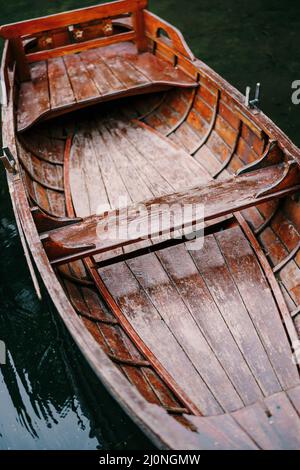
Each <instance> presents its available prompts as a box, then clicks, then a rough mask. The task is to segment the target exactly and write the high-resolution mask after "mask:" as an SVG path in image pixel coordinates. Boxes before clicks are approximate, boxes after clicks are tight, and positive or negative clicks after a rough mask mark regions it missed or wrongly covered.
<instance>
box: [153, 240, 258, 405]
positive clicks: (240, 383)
mask: <svg viewBox="0 0 300 470" xmlns="http://www.w3.org/2000/svg"><path fill="white" fill-rule="evenodd" d="M206 240H207V237H205V242H204V243H205V245H206V246H207V242H206ZM206 250H207V248H206ZM202 251H203V250H202V249H201V250H196V252H195V253H198V252H202ZM190 253H193V252H190ZM206 253H207V251H206ZM158 256H159V259H160V261H161V262H162V264H163V266H164V267H165V269H166V272H168V275H169V276H170V277H171V278H172V280H173V282H174V284H175V285H176V288H177V290H178V292H179V293H180V294H181V297H182V299H183V300H184V302H185V304H186V305H187V306H188V308H189V310H190V312H191V314H192V316H193V318H194V319H195V321H196V323H197V325H198V327H199V328H200V329H201V331H202V332H203V335H204V337H205V338H207V340H208V343H209V344H210V346H211V348H212V349H213V351H214V353H215V354H216V357H217V358H218V359H219V361H220V363H221V364H222V367H223V368H224V370H225V371H226V375H227V377H228V378H229V380H230V381H231V382H232V384H233V385H234V387H235V389H236V391H237V393H238V394H239V396H240V397H241V399H242V400H243V403H245V404H249V403H253V402H255V401H257V400H258V399H260V398H262V396H263V395H262V392H261V389H260V388H259V386H258V384H257V378H256V377H255V374H254V372H255V371H253V370H252V371H251V368H250V367H251V365H254V367H255V368H258V367H257V365H256V364H257V362H259V361H258V360H257V358H258V357H259V356H257V355H256V356H255V354H254V353H253V356H252V362H251V364H248V363H247V359H248V358H247V355H249V353H250V351H249V350H248V351H247V349H246V347H243V346H244V345H243V343H246V342H249V343H251V344H250V346H253V340H251V335H253V333H255V331H254V332H253V331H251V330H250V331H249V330H247V333H245V331H246V325H247V323H246V324H244V322H243V320H244V318H236V317H237V316H238V315H235V312H233V314H232V317H235V318H232V321H231V323H230V322H228V321H227V323H226V321H225V320H226V317H225V319H224V318H223V317H222V314H221V312H222V309H220V306H219V308H218V306H217V304H216V303H215V301H214V298H213V296H212V294H211V293H210V291H209V289H208V286H207V284H206V283H207V279H206V277H207V275H208V273H209V270H210V266H209V265H207V263H205V259H204V257H202V263H199V266H200V264H201V272H204V273H205V274H203V278H202V276H200V274H199V271H198V270H197V267H196V265H195V264H194V262H193V261H192V258H191V256H190V255H189V253H188V251H187V249H186V247H184V246H180V247H177V248H176V250H175V249H173V248H169V249H165V250H163V251H160V252H159V255H158ZM210 256H211V259H213V258H215V256H217V255H216V253H215V251H214V250H210ZM207 271H208V273H207ZM222 287H223V286H222ZM228 288H229V287H228ZM228 288H227V287H226V288H225V290H224V291H223V298H225V296H226V291H227V290H228ZM232 297H233V296H232ZM229 308H230V309H231V310H232V311H233V302H232V301H231V302H230V307H229ZM219 309H220V310H221V312H220V310H219ZM236 313H237V312H236ZM238 313H239V312H238ZM238 321H239V323H238ZM237 330H239V336H238V340H237V341H236V340H235V333H236V331H237ZM240 346H242V347H241V349H240ZM245 352H246V353H248V354H246V355H245V354H244V353H245ZM255 352H257V351H255ZM209 365H210V368H211V372H210V373H211V375H214V374H215V369H214V368H213V367H212V363H211V362H209ZM200 370H201V369H200ZM220 388H221V389H222V393H226V392H225V389H224V388H223V385H221V384H220Z"/></svg>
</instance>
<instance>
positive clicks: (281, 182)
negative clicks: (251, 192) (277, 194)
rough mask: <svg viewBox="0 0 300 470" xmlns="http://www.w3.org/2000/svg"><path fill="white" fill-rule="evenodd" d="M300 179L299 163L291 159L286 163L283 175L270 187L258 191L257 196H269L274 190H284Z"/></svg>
mask: <svg viewBox="0 0 300 470" xmlns="http://www.w3.org/2000/svg"><path fill="white" fill-rule="evenodd" d="M299 180H300V172H299V166H298V163H297V162H296V161H295V160H292V161H289V162H287V163H285V164H284V171H283V174H282V176H280V178H279V179H278V180H277V181H275V182H274V183H273V184H271V185H270V186H269V187H268V188H266V189H262V190H260V191H258V193H257V194H256V196H255V197H256V198H260V197H263V196H267V195H268V194H271V193H272V192H273V191H282V190H284V189H286V188H287V187H288V186H289V185H290V184H297V183H298V182H299Z"/></svg>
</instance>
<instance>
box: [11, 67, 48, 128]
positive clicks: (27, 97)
mask: <svg viewBox="0 0 300 470" xmlns="http://www.w3.org/2000/svg"><path fill="white" fill-rule="evenodd" d="M49 109H50V97H49V90H48V71H47V64H46V62H38V63H36V64H35V65H34V66H32V67H31V81H28V82H24V83H22V84H21V88H20V95H19V102H18V129H19V130H22V129H23V128H24V127H26V125H27V123H28V121H33V120H36V119H38V118H39V117H40V116H41V115H43V114H44V113H46V112H47V111H48V110H49Z"/></svg>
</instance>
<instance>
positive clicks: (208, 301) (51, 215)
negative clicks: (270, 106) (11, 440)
mask: <svg viewBox="0 0 300 470" xmlns="http://www.w3.org/2000/svg"><path fill="white" fill-rule="evenodd" d="M146 7H147V2H146V0H124V1H117V2H113V3H107V4H102V5H100V6H95V7H90V8H86V9H83V10H76V11H71V12H67V13H60V14H57V15H53V16H48V17H45V18H38V19H33V20H30V21H23V22H20V23H14V24H10V25H6V26H2V27H1V29H0V34H1V36H2V38H4V39H5V47H4V54H3V60H2V68H1V77H2V78H1V80H2V81H1V83H2V101H3V106H2V118H3V143H4V144H3V145H4V149H3V157H2V160H3V162H4V164H5V167H6V170H7V177H8V183H9V189H10V193H11V199H12V203H13V207H14V211H15V216H16V221H17V224H18V228H19V232H20V237H21V239H22V243H23V246H24V252H25V255H26V258H27V261H28V264H29V268H30V271H31V274H32V278H33V281H34V284H35V287H36V289H37V292H39V285H38V280H37V278H36V274H35V272H36V271H37V272H38V273H39V274H40V276H41V278H42V280H43V282H44V284H45V286H46V288H47V290H48V292H49V294H50V296H51V298H52V300H53V302H54V305H55V306H56V308H57V311H58V313H59V315H60V316H61V318H62V320H63V322H64V324H65V325H66V327H67V329H68V330H69V332H70V334H71V336H72V337H73V339H74V340H75V342H76V343H77V345H78V347H79V348H80V350H81V351H82V354H83V355H84V357H85V358H86V360H87V361H88V363H89V364H90V365H91V367H92V369H93V370H94V372H95V374H96V375H97V377H98V378H99V379H100V380H101V382H103V384H104V385H105V386H106V387H107V388H108V390H109V391H110V393H111V394H112V395H113V396H114V397H115V399H116V400H117V401H118V402H119V403H120V404H121V405H122V407H123V408H124V409H125V410H126V412H127V413H128V415H129V416H131V418H132V419H133V420H134V421H135V422H136V423H137V424H138V425H139V426H140V428H141V429H142V430H143V431H144V432H145V433H146V434H147V435H148V436H149V437H150V438H151V439H152V441H153V442H154V443H155V444H156V445H157V446H159V447H161V448H174V449H297V448H299V447H300V446H299V444H300V422H299V411H300V384H299V364H298V363H297V356H298V359H299V339H298V334H299V331H300V316H299V311H300V307H299V306H300V288H299V279H300V271H299V266H300V264H299V263H300V258H299V256H300V255H299V247H300V236H299V233H300V218H299V214H300V211H299V196H298V195H299V189H300V178H299V162H300V150H299V149H298V148H297V147H295V145H293V143H292V142H291V141H290V140H289V139H288V138H287V137H286V136H285V135H284V133H283V132H282V131H281V130H280V129H278V128H277V127H276V125H275V124H273V123H272V122H271V121H270V120H269V119H268V118H267V117H266V116H265V115H264V114H263V113H262V112H261V111H259V110H258V109H257V107H256V106H255V102H253V101H249V100H248V101H247V102H246V103H245V97H244V96H242V95H241V94H240V93H239V92H238V91H237V90H235V89H234V88H233V87H232V86H230V85H229V84H228V83H227V82H226V81H224V80H223V79H222V78H221V77H219V76H218V75H217V74H216V73H215V72H214V71H212V70H211V69H210V68H209V67H207V66H206V65H205V64H204V63H202V62H201V61H200V60H198V59H196V58H195V57H194V56H193V54H192V52H191V51H190V49H189V48H188V46H187V44H186V43H185V41H184V39H183V37H182V35H181V33H180V32H179V31H178V30H177V29H176V28H174V27H173V26H171V25H170V24H168V23H167V22H165V21H164V20H162V19H160V18H158V17H157V16H155V15H153V14H152V13H150V12H149V11H148V10H147V9H146ZM120 198H123V200H124V198H127V201H129V202H128V203H127V204H126V207H125V208H124V207H122V204H120ZM140 202H143V208H144V211H145V212H143V213H140V212H139V211H138V210H137V207H138V205H137V204H138V203H140ZM173 204H175V205H177V207H181V208H182V207H183V206H185V205H189V204H197V205H203V204H204V215H203V214H202V215H199V214H194V213H193V214H192V216H188V215H186V214H185V213H184V217H183V219H182V218H181V219H180V217H179V215H178V214H175V215H174V213H173V212H172V211H171V209H170V207H171V206H172V205H173ZM162 205H163V206H164V208H165V209H164V211H165V212H164V215H166V216H167V220H168V222H167V223H166V224H165V225H163V228H161V227H162V226H161V225H159V224H154V226H152V225H151V227H150V230H149V226H148V225H147V223H148V218H149V217H148V216H149V214H150V212H151V210H152V208H153V206H154V207H159V208H160V207H161V206H162ZM101 207H102V209H101ZM103 208H104V209H103ZM150 209H151V210H150ZM171 212H172V214H173V215H172V217H171ZM161 215H162V213H161V212H158V213H155V217H156V218H155V220H156V222H157V221H158V220H160V217H161ZM126 217H127V219H126ZM128 218H129V220H130V221H131V222H133V223H135V224H136V225H139V227H140V232H138V233H137V234H136V235H133V236H132V237H129V238H126V237H125V238H124V239H121V240H120V239H118V238H114V237H113V236H112V233H111V232H110V230H111V229H110V227H111V225H110V223H111V222H113V221H114V222H115V223H116V224H117V226H121V225H122V223H124V220H128ZM203 224H204V225H205V231H204V245H203V247H202V248H201V249H193V243H195V242H198V241H199V240H200V238H195V240H194V241H190V237H189V236H188V235H189V234H190V233H193V234H195V235H197V234H198V235H199V233H200V232H201V227H203ZM183 227H184V230H183ZM186 227H188V230H186ZM174 234H175V235H176V237H174ZM194 248H195V246H194ZM297 348H298V350H297ZM298 362H299V361H298Z"/></svg>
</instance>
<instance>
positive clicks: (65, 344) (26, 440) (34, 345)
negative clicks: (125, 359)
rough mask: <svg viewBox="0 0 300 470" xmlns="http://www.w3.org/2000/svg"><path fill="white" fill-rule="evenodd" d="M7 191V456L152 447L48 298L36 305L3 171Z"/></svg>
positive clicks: (3, 232) (0, 376)
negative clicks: (99, 377) (13, 451)
mask: <svg viewBox="0 0 300 470" xmlns="http://www.w3.org/2000/svg"><path fill="white" fill-rule="evenodd" d="M0 184H1V190H0V194H1V202H0V211H1V220H0V247H1V264H0V279H1V283H0V339H2V340H4V341H5V343H6V347H7V363H6V365H2V366H1V367H0V449H9V448H11V449H15V448H18V449H28V448H34V449H43V448H45V449H96V448H104V449H111V448H121V449H123V448H136V447H149V446H150V444H149V443H148V441H147V440H146V438H144V437H143V435H141V433H140V431H139V430H138V429H137V428H136V427H135V426H134V425H133V424H132V423H131V421H130V420H129V419H128V418H127V417H126V416H125V415H124V413H123V412H122V411H121V410H120V409H119V407H118V406H117V404H116V403H115V402H114V401H113V400H112V399H111V398H110V397H109V395H108V394H107V392H106V391H105V390H104V389H103V387H101V385H100V384H99V383H98V382H97V381H96V380H95V378H94V376H93V374H92V373H91V371H90V370H89V368H88V367H87V365H86V364H85V363H84V361H83V359H82V358H81V356H80V353H79V352H78V350H77V348H76V346H75V345H74V344H73V342H72V340H71V339H70V338H69V335H68V333H67V332H66V331H65V328H64V327H63V325H61V323H60V320H59V319H58V316H57V313H56V312H55V311H54V309H53V307H52V305H51V303H50V300H49V299H47V295H46V293H45V292H44V295H43V297H44V299H46V300H44V301H43V302H42V303H40V302H38V300H37V299H36V297H35V293H34V290H33V287H32V284H31V280H30V278H29V275H28V271H27V267H26V264H25V261H24V257H23V252H22V247H21V244H20V241H19V237H18V234H17V229H16V226H15V222H14V218H13V213H12V210H11V205H10V201H9V197H8V194H7V192H6V182H5V176H4V172H3V171H1V176H0Z"/></svg>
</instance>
